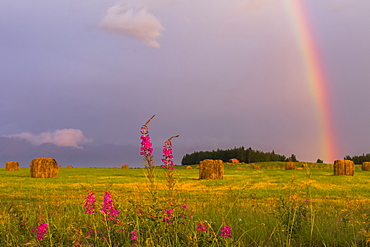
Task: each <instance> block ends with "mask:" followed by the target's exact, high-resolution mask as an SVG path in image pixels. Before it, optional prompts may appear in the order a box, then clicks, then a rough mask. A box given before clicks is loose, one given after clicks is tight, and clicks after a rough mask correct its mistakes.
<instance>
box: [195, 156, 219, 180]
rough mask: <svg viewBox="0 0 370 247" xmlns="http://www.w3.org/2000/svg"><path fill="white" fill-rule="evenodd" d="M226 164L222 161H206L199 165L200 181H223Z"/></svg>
mask: <svg viewBox="0 0 370 247" xmlns="http://www.w3.org/2000/svg"><path fill="white" fill-rule="evenodd" d="M223 178H224V164H223V163H222V160H211V159H206V160H203V161H201V162H200V164H199V179H223Z"/></svg>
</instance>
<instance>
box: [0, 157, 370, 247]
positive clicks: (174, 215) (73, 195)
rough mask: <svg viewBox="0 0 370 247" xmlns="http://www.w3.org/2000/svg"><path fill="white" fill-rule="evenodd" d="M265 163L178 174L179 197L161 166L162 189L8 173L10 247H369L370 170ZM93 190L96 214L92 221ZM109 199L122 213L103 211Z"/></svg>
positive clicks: (3, 233) (124, 181)
mask: <svg viewBox="0 0 370 247" xmlns="http://www.w3.org/2000/svg"><path fill="white" fill-rule="evenodd" d="M256 165H258V166H260V167H261V169H260V170H253V169H251V167H252V166H251V165H250V164H236V165H225V175H224V179H220V180H199V179H198V178H199V170H198V169H195V165H194V166H192V168H193V169H186V167H184V166H176V167H175V171H176V173H175V178H176V180H175V181H176V185H175V192H174V194H173V195H169V194H168V190H167V189H166V183H167V181H166V177H165V176H164V173H163V170H162V169H161V168H157V169H156V180H155V181H156V182H155V183H154V184H152V183H149V182H148V181H147V179H146V177H145V176H144V170H143V169H94V168H90V169H87V168H71V169H67V168H62V169H60V170H59V176H58V178H30V174H29V172H30V171H29V169H28V168H21V170H20V171H5V170H4V168H0V246H23V245H25V244H26V245H28V246H367V239H368V238H370V234H369V233H368V232H367V231H368V230H369V228H370V219H369V217H370V206H369V202H370V172H366V171H361V168H360V167H356V170H355V175H354V176H334V175H333V167H332V165H331V164H309V168H307V169H306V168H305V169H297V170H287V171H286V170H284V169H283V167H284V163H282V162H269V163H258V164H256ZM299 165H300V164H297V166H299ZM91 192H94V194H93V196H94V199H95V200H96V202H95V207H96V208H95V211H96V212H95V213H91V212H90V213H86V210H87V207H84V205H85V203H86V201H87V199H86V197H87V195H88V194H89V193H91ZM106 192H109V194H110V195H111V196H112V199H111V200H113V204H110V207H113V208H115V209H117V210H118V211H119V213H118V214H115V215H113V213H112V214H110V213H108V214H104V213H102V212H101V208H102V207H104V206H102V205H103V204H104V205H107V203H106V202H107V200H108V201H109V200H110V199H109V197H106V196H107V194H106ZM90 195H91V194H90ZM104 197H106V198H105V199H103V198H104ZM112 212H113V211H112ZM45 225H47V230H44V232H43V229H42V227H41V226H45Z"/></svg>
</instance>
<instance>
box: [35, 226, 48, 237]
mask: <svg viewBox="0 0 370 247" xmlns="http://www.w3.org/2000/svg"><path fill="white" fill-rule="evenodd" d="M46 234H48V224H41V225H39V226H38V227H37V237H36V238H37V239H38V240H40V241H42V240H43V239H44V238H45V235H46Z"/></svg>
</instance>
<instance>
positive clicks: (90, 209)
mask: <svg viewBox="0 0 370 247" xmlns="http://www.w3.org/2000/svg"><path fill="white" fill-rule="evenodd" d="M95 202H96V201H95V193H94V192H90V193H89V194H88V195H87V196H86V201H85V205H84V207H85V208H86V210H85V214H95V213H96V210H95Z"/></svg>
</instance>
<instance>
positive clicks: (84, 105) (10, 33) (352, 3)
mask: <svg viewBox="0 0 370 247" xmlns="http://www.w3.org/2000/svg"><path fill="white" fill-rule="evenodd" d="M293 4H298V5H299V6H301V9H302V13H303V14H304V16H305V18H304V19H303V20H304V23H303V24H304V25H303V24H302V23H301V24H302V25H300V24H299V21H298V19H295V17H294V16H295V15H294V10H293V9H292V6H291V5H293ZM368 13H370V1H368V0H326V1H317V0H227V1H225V0H155V1H153V0H132V1H131V0H126V1H125V0H121V1H117V0H52V1H50V0H32V1H30V0H2V1H0V34H1V36H0V54H1V56H0V92H1V97H0V136H5V137H18V138H23V139H25V140H27V141H29V142H31V143H32V144H33V145H40V144H42V143H45V142H51V143H54V144H56V145H58V146H71V147H75V148H83V145H96V146H99V145H104V144H118V145H131V146H138V147H139V145H140V139H139V138H140V127H141V125H143V124H144V123H145V122H146V121H147V120H148V119H149V118H150V117H151V116H152V115H153V114H155V115H156V117H155V118H154V119H153V120H152V121H151V123H150V124H149V133H150V136H151V138H152V142H153V144H154V146H155V148H156V149H157V150H158V151H157V156H155V157H154V159H155V162H157V163H160V157H158V156H160V150H161V146H162V145H163V143H164V142H165V141H166V140H167V138H169V137H171V136H173V135H180V137H179V138H176V139H174V140H173V150H174V156H175V158H174V159H175V162H177V163H180V161H181V158H182V157H183V156H184V155H185V154H186V153H192V152H194V151H200V150H203V151H205V150H213V149H217V148H221V149H230V148H234V147H239V146H244V147H246V148H248V147H252V148H253V149H257V150H261V151H266V152H269V151H272V150H274V151H275V153H278V154H283V155H286V156H287V157H288V156H290V155H291V154H295V155H296V157H297V158H298V159H299V160H302V161H307V162H310V161H316V160H317V159H318V158H320V159H324V162H328V163H330V162H333V160H325V159H328V158H329V157H330V159H343V157H344V156H345V155H350V156H353V155H361V154H363V153H370V144H369V142H368V140H369V139H370V114H369V113H370V107H369V105H370V97H369V96H368V93H369V92H370V67H369V66H370V49H369V44H370V32H369V23H370V15H369V14H368ZM296 16H297V15H296ZM303 26H306V28H307V29H306V31H305V34H307V37H308V38H309V39H310V40H311V42H312V44H313V45H314V47H315V49H314V51H315V54H316V55H317V56H316V57H317V60H316V62H317V65H318V69H319V70H320V72H321V73H322V74H323V75H324V80H323V81H322V82H321V83H322V84H321V85H322V87H325V88H326V94H325V95H324V96H323V98H324V99H325V101H326V102H327V104H328V105H329V106H330V112H326V115H323V116H321V117H320V116H319V114H318V112H319V111H320V107H324V106H323V105H321V104H320V103H318V100H317V94H315V92H314V90H313V89H312V83H313V82H310V80H309V79H308V69H307V64H305V57H304V55H302V54H303V53H302V46H301V42H302V38H303V36H300V37H298V36H297V35H298V34H297V31H299V29H300V28H302V27H303ZM300 38H301V39H300ZM322 118H325V119H326V120H327V123H329V125H328V126H329V128H326V129H323V128H322ZM329 129H330V130H329ZM327 131H332V132H333V136H332V138H331V139H330V140H327V142H328V143H329V145H333V146H334V145H335V147H336V150H335V152H334V155H333V156H328V155H327V154H326V153H325V152H326V151H325V150H324V148H323V144H322V143H323V141H324V139H325V138H326V137H324V136H325V132H327ZM328 138H329V137H328ZM135 155H136V154H135ZM155 155H156V153H155ZM137 156H138V160H139V159H141V158H140V155H139V151H138V154H137ZM139 162H140V161H139Z"/></svg>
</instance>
